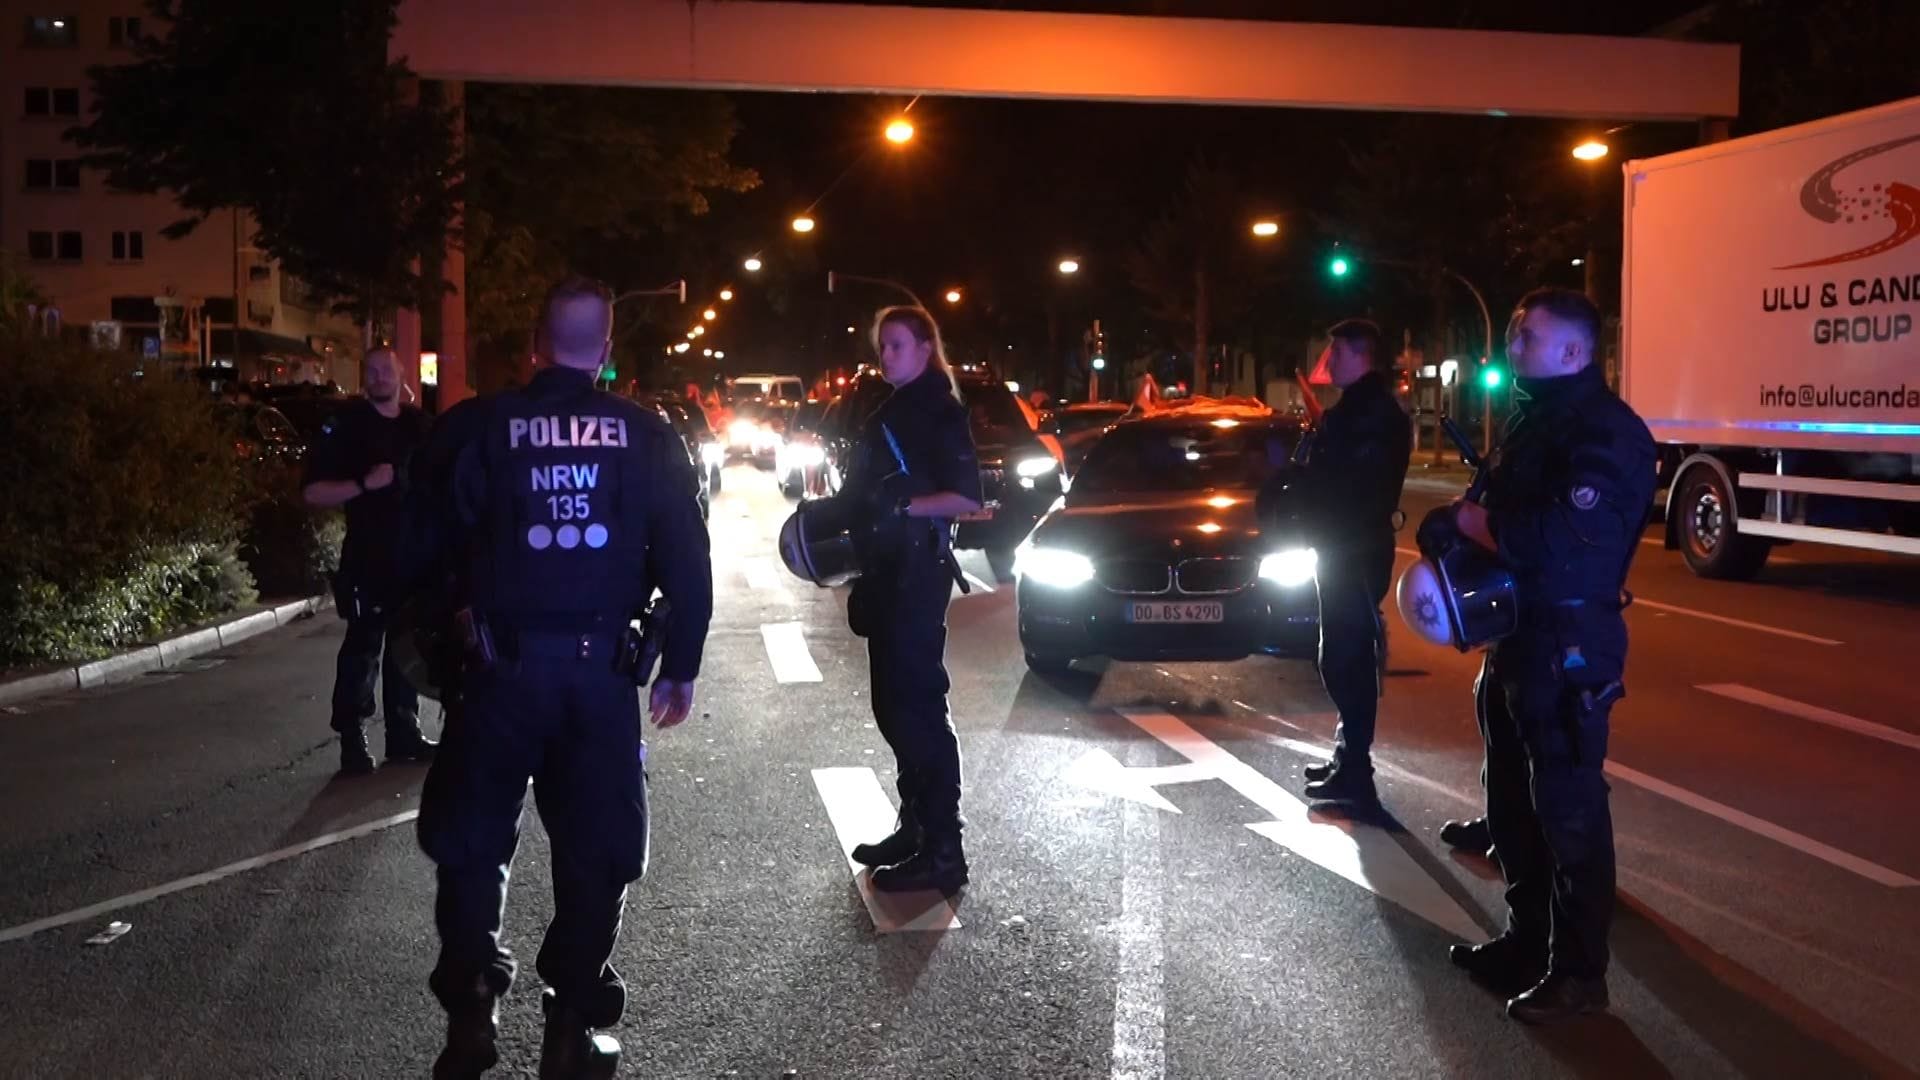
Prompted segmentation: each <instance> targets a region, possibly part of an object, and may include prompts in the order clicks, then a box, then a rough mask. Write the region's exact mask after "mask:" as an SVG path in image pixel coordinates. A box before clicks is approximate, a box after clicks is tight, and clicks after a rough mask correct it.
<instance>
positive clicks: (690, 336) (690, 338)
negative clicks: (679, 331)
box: [687, 330, 700, 341]
mask: <svg viewBox="0 0 1920 1080" xmlns="http://www.w3.org/2000/svg"><path fill="white" fill-rule="evenodd" d="M699 336H700V335H699V334H696V333H694V332H693V331H691V330H689V331H687V340H688V341H692V340H693V339H694V338H697V337H699Z"/></svg>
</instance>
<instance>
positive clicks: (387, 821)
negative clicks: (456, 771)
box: [0, 810, 420, 944]
mask: <svg viewBox="0 0 1920 1080" xmlns="http://www.w3.org/2000/svg"><path fill="white" fill-rule="evenodd" d="M419 816H420V811H418V810H408V811H406V812H405V813H401V814H394V815H392V816H390V817H383V818H379V819H376V820H374V821H369V822H367V823H366V824H364V825H355V826H354V827H353V828H351V829H341V830H339V831H338V832H330V833H322V834H320V835H319V836H316V837H314V838H313V839H311V840H302V841H301V842H300V843H297V844H290V845H288V846H286V847H283V848H276V849H274V850H273V851H269V852H267V853H266V854H265V855H255V856H254V857H253V858H251V859H241V860H240V861H239V862H232V863H228V864H227V865H225V866H222V867H218V868H216V869H213V870H208V871H207V872H205V873H203V874H194V875H193V876H191V877H183V878H181V879H179V880H178V881H169V882H167V883H166V884H165V885H155V886H154V887H153V888H151V889H142V890H140V891H139V892H133V893H128V894H126V895H125V896H116V897H114V898H113V899H111V900H102V901H100V902H99V903H97V904H88V905H87V906H86V907H82V908H74V909H73V910H72V911H67V912H62V913H61V914H59V915H49V916H47V917H46V918H44V919H36V920H34V921H33V922H30V923H22V924H20V925H19V926H15V927H12V928H11V929H7V930H0V944H4V943H6V942H9V941H19V940H21V939H22V938H29V937H32V936H33V935H35V934H38V933H41V932H43V931H46V930H56V929H59V928H60V927H62V926H71V925H73V924H74V923H78V922H86V921H88V920H89V919H97V918H99V917H100V916H102V915H105V914H108V913H109V912H114V911H123V910H125V909H127V908H130V907H136V906H138V905H140V904H144V903H146V902H147V901H149V900H158V899H160V898H161V897H163V896H171V895H173V894H174V893H177V892H185V891H187V890H188V889H197V888H199V887H200V886H202V885H211V884H213V883H214V882H216V881H220V880H222V879H224V878H230V877H232V876H234V875H235V874H244V873H246V872H247V871H249V870H258V869H260V868H261V867H263V866H271V865H273V864H274V863H277V862H285V861H286V860H288V859H292V858H296V857H298V856H301V855H305V854H307V853H308V852H310V851H319V850H320V849H321V848H326V847H332V846H333V845H335V844H344V843H346V842H347V841H349V840H358V839H359V838H360V837H363V836H369V835H372V834H373V833H377V832H380V831H382V830H384V829H391V828H393V827H394V826H395V825H404V824H406V823H407V822H409V821H412V820H413V819H414V818H417V817H419Z"/></svg>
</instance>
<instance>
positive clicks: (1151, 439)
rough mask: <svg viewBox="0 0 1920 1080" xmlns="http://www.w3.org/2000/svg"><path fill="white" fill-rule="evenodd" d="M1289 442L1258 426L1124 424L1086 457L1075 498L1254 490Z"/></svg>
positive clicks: (1282, 458)
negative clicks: (1210, 490)
mask: <svg viewBox="0 0 1920 1080" xmlns="http://www.w3.org/2000/svg"><path fill="white" fill-rule="evenodd" d="M1289 444H1290V440H1289V438H1288V437H1287V435H1286V433H1283V432H1281V431H1278V430H1275V429H1274V428H1271V427H1268V426H1265V425H1258V424H1237V425H1235V426H1233V427H1216V426H1214V425H1213V424H1191V425H1188V424H1180V425H1165V424H1153V423H1144V424H1122V425H1120V426H1119V427H1117V428H1115V429H1113V430H1112V431H1110V432H1108V433H1107V435H1106V437H1105V438H1103V439H1101V440H1100V442H1099V443H1098V444H1096V445H1095V446H1094V448H1093V451H1092V452H1091V453H1089V454H1088V455H1087V461H1086V464H1084V465H1082V466H1081V467H1080V472H1079V474H1078V475H1076V476H1075V477H1074V478H1073V495H1074V496H1075V497H1078V496H1081V495H1116V494H1131V493H1136V492H1137V493H1140V494H1154V493H1162V492H1180V491H1206V490H1209V489H1213V488H1223V489H1229V490H1246V489H1251V488H1257V487H1259V486H1260V484H1261V482H1262V481H1264V480H1265V479H1266V478H1267V475H1268V474H1269V473H1270V472H1272V471H1273V468H1274V466H1275V465H1276V464H1277V463H1279V462H1283V461H1285V460H1286V457H1287V452H1288V449H1289Z"/></svg>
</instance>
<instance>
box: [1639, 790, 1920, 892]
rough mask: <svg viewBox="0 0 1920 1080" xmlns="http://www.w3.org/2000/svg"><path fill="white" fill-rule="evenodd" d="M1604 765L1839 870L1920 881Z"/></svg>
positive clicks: (1899, 882)
mask: <svg viewBox="0 0 1920 1080" xmlns="http://www.w3.org/2000/svg"><path fill="white" fill-rule="evenodd" d="M1606 769H1607V775H1608V776H1612V777H1617V778H1619V779H1621V780H1625V781H1626V782H1627V783H1629V784H1633V785H1635V786H1637V787H1643V788H1645V789H1647V790H1648V791H1651V792H1653V793H1654V794H1656V795H1665V796H1666V797H1667V798H1669V799H1672V800H1673V801H1675V802H1677V803H1679V804H1681V805H1682V806H1687V807H1691V808H1693V809H1695V810H1698V811H1700V812H1701V813H1703V814H1706V815H1708V816H1710V817H1717V818H1719V819H1720V820H1721V821H1724V822H1726V823H1728V824H1729V825H1736V826H1738V827H1740V828H1742V829H1745V830H1747V831H1748V832H1751V833H1756V834H1758V835H1760V836H1764V837H1766V838H1767V839H1769V840H1773V841H1777V842H1778V843H1782V844H1785V845H1787V846H1788V847H1790V848H1793V849H1794V850H1795V851H1798V852H1800V853H1802V854H1805V855H1811V856H1813V857H1814V858H1816V859H1819V860H1821V861H1823V862H1828V863H1832V864H1833V865H1834V866H1837V867H1839V868H1841V869H1842V870H1849V871H1852V872H1853V873H1855V874H1858V875H1860V876H1861V877H1863V878H1866V879H1867V880H1868V881H1871V882H1874V883H1876V884H1880V885H1885V886H1887V887H1889V888H1894V889H1905V888H1911V887H1912V886H1915V885H1920V881H1916V880H1914V879H1913V878H1910V877H1908V876H1907V875H1905V874H1902V873H1900V872H1899V871H1897V870H1889V869H1887V868H1886V867H1884V866H1881V865H1880V864H1878V863H1874V862H1868V861H1867V860H1866V859H1863V858H1861V857H1860V856H1858V855H1853V854H1849V853H1848V852H1845V851H1841V850H1840V849H1839V848H1836V847H1831V846H1829V845H1827V844H1823V843H1821V842H1820V841H1818V840H1815V839H1813V838H1812V837H1810V836H1802V835H1801V834H1799V833H1797V832H1794V831H1793V830H1791V829H1787V828H1784V827H1782V826H1779V825H1775V824H1774V823H1773V822H1771V821H1765V820H1763V819H1761V818H1757V817H1754V816H1753V815H1752V814H1749V813H1746V812H1745V811H1741V810H1735V809H1734V808H1733V807H1731V806H1728V805H1726V804H1725V803H1719V802H1715V801H1713V800H1712V799H1709V798H1707V797H1706V796H1704V795H1696V794H1694V793H1693V792H1691V791H1688V790H1687V789H1686V788H1683V787H1677V786H1675V785H1673V784H1669V783H1667V782H1666V781H1665V780H1656V779H1655V778H1653V777H1651V776H1648V775H1647V774H1646V773H1643V772H1640V771H1638V770H1635V769H1630V768H1628V767H1626V766H1625V765H1622V764H1620V763H1619V762H1615V761H1609V762H1607V766H1606Z"/></svg>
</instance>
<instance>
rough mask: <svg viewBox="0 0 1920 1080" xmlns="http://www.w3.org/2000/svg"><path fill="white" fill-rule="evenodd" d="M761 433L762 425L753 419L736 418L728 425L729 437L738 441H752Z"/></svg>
mask: <svg viewBox="0 0 1920 1080" xmlns="http://www.w3.org/2000/svg"><path fill="white" fill-rule="evenodd" d="M758 434H760V425H759V424H756V423H754V422H753V421H751V420H735V421H734V422H733V423H732V424H731V425H729V426H728V427H727V437H728V438H730V439H732V440H733V441H734V442H737V443H750V442H752V441H753V437H754V436H755V435H758Z"/></svg>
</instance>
